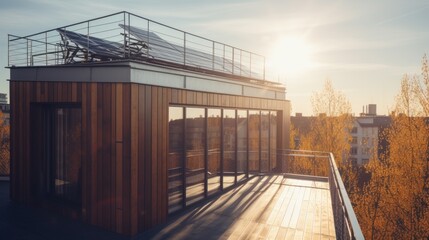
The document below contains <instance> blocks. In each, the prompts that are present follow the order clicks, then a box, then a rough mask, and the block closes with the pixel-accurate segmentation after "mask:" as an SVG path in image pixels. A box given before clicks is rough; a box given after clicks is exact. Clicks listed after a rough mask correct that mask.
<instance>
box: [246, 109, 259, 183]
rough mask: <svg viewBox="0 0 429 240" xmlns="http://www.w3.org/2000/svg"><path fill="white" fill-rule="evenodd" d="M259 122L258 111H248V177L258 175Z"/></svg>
mask: <svg viewBox="0 0 429 240" xmlns="http://www.w3.org/2000/svg"><path fill="white" fill-rule="evenodd" d="M259 120H260V112H259V111H249V120H248V121H249V136H248V137H249V163H248V164H249V175H254V174H256V173H259V144H260V142H259V125H260V121H259Z"/></svg>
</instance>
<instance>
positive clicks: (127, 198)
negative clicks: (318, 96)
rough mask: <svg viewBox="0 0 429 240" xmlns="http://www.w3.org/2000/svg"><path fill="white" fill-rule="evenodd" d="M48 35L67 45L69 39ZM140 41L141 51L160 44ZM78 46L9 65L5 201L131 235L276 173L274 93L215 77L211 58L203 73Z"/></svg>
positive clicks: (283, 111)
mask: <svg viewBox="0 0 429 240" xmlns="http://www.w3.org/2000/svg"><path fill="white" fill-rule="evenodd" d="M121 14H125V15H126V14H128V13H121ZM129 16H130V15H128V17H129ZM124 19H126V18H125V17H124ZM103 27H104V26H103ZM130 28H131V27H128V28H127V29H128V30H129V29H130ZM124 29H125V28H123V27H122V26H121V28H120V30H121V31H124ZM58 34H67V36H68V37H69V39H68V40H67V41H68V43H69V45H67V46H68V47H70V43H71V42H73V41H75V42H78V40H76V39H72V38H71V37H70V36H71V34H72V33H71V32H65V31H58ZM148 34H149V31H148ZM62 36H64V35H62ZM73 36H74V37H76V38H78V37H79V35H73ZM84 37H85V39H86V40H87V41H89V40H91V41H98V42H101V40H100V39H99V38H97V39H95V38H94V37H92V38H90V37H89V36H84ZM27 41H31V39H30V38H27ZM159 41H160V40H159ZM103 44H105V43H103ZM147 44H150V43H145V44H141V46H142V48H143V47H144V46H146V48H144V49H145V51H146V52H149V50H150V51H155V50H157V49H156V48H157V47H159V46H160V45H161V44H159V45H158V46H156V45H153V47H150V46H149V47H148V45H147ZM152 44H153V41H152ZM216 44H217V43H216ZM76 45H79V44H76ZM82 45H85V43H84V44H82ZM111 45H114V44H111ZM127 46H128V47H129V46H131V42H127V43H126V44H124V45H123V47H124V52H125V51H130V52H131V49H130V48H126V47H127ZM213 46H215V43H214V42H213ZM79 47H80V48H82V49H83V50H82V49H78V50H76V49H74V50H75V51H76V52H79V51H81V52H82V55H81V56H79V55H77V54H75V55H73V56H72V57H71V58H70V54H73V52H74V51H73V52H71V51H69V50H70V49H66V48H64V49H63V52H62V53H61V52H60V53H59V54H62V56H63V60H64V61H63V62H61V64H57V63H56V62H55V64H51V65H49V64H47V65H42V66H35V65H34V64H33V65H31V64H30V65H28V64H25V65H23V66H16V65H15V66H12V64H10V73H11V77H10V95H11V96H10V102H11V112H12V115H11V122H12V125H11V159H12V161H11V198H12V200H13V201H15V202H18V203H22V204H26V205H30V206H37V207H43V208H50V209H54V210H56V211H58V212H61V213H63V214H65V215H67V216H70V217H73V218H77V219H81V220H82V221H84V222H86V223H89V224H93V225H97V226H101V227H103V228H105V229H109V230H111V231H115V232H118V233H123V234H127V235H135V234H137V233H138V232H142V231H145V230H147V229H150V228H152V227H153V226H155V225H157V224H161V223H164V222H166V221H167V220H168V218H169V217H170V216H171V215H172V214H174V213H176V212H179V211H181V210H182V209H185V208H186V207H188V206H190V205H192V204H194V203H197V202H200V201H202V200H204V199H206V198H208V197H210V196H212V195H213V194H218V193H221V192H222V191H225V190H228V189H230V188H233V187H234V186H237V185H238V184H240V182H242V181H245V180H246V179H249V178H250V177H251V176H253V175H256V174H259V173H266V172H280V171H281V169H282V162H281V161H280V158H277V152H278V150H280V149H285V148H288V146H289V125H290V120H289V118H290V116H289V112H290V102H289V101H287V100H285V88H284V86H282V85H279V84H277V83H271V82H269V81H265V80H260V79H255V78H254V77H251V75H252V72H251V71H250V72H249V74H250V75H249V76H244V74H242V73H243V72H244V71H245V70H240V74H238V75H237V71H236V72H235V73H234V69H235V66H234V63H233V64H232V72H231V73H225V72H220V71H217V70H216V69H215V61H217V60H216V59H215V56H214V54H213V56H212V58H211V61H212V65H210V66H209V67H211V66H213V68H212V69H211V70H204V69H201V68H202V67H194V66H189V64H188V65H186V64H185V65H183V64H176V63H174V62H171V61H169V60H168V59H167V60H165V59H164V60H162V59H161V60H156V61H155V60H154V58H155V57H154V56H162V55H161V53H159V52H158V53H153V54H152V55H151V58H150V59H148V57H147V55H146V57H142V58H141V59H135V56H133V57H130V55H128V56H125V54H124V56H123V57H121V58H120V59H112V57H111V56H110V55H109V56H106V55H102V56H100V54H101V53H104V52H102V51H101V50H99V49H98V50H97V51H98V52H95V50H94V51H91V49H86V50H85V48H84V47H85V46H81V45H79ZM75 48H76V47H75ZM176 49H179V48H178V47H177V48H176ZM160 50H162V49H160ZM103 51H105V50H103ZM163 51H167V50H166V49H163ZM168 51H171V49H170V50H168ZM185 52H186V53H188V54H189V53H190V52H192V51H191V49H186V51H185ZM197 53H198V52H197ZM197 53H195V52H194V56H196V55H197ZM213 53H214V52H213ZM38 54H40V53H38ZM46 54H50V53H48V52H47V53H46ZM85 54H86V55H85ZM88 54H90V55H91V56H90V57H88ZM145 54H147V53H145ZM156 54H158V55H156ZM202 55H203V54H200V55H198V56H199V57H201V56H202ZM185 57H186V55H185ZM80 58H85V59H84V60H82V61H79V62H77V60H78V59H80ZM106 58H107V60H106ZM32 59H33V58H32ZM233 59H234V58H233ZM170 60H171V59H170ZM185 60H186V59H185ZM191 60H193V61H195V59H191ZM201 61H202V60H201ZM30 62H31V63H33V62H32V61H30ZM185 62H186V63H188V62H187V61H185ZM224 62H225V60H224ZM46 63H48V60H46ZM203 67H204V66H203ZM241 69H245V68H244V67H243V68H241Z"/></svg>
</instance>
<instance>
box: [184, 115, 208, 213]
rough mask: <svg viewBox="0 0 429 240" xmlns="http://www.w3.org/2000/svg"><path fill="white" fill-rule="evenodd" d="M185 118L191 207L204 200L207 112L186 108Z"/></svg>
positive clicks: (189, 202) (187, 200)
mask: <svg viewBox="0 0 429 240" xmlns="http://www.w3.org/2000/svg"><path fill="white" fill-rule="evenodd" d="M185 117H186V118H185V149H186V154H185V156H186V161H185V164H186V165H185V166H186V171H185V172H186V205H190V204H192V203H194V202H197V201H199V200H201V199H203V198H204V184H205V168H206V166H205V161H204V154H205V142H206V140H205V139H206V131H205V130H206V128H205V119H206V117H205V110H204V108H186V115H185Z"/></svg>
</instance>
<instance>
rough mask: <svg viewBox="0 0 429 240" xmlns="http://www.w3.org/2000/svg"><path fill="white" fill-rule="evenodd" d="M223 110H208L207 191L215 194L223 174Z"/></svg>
mask: <svg viewBox="0 0 429 240" xmlns="http://www.w3.org/2000/svg"><path fill="white" fill-rule="evenodd" d="M221 124H222V118H221V110H220V109H208V110H207V164H208V165H207V188H208V189H207V191H208V194H209V195H210V194H213V193H215V192H217V191H218V190H220V176H221V165H220V162H221V158H220V157H221V152H220V149H221V139H222V134H221V133H222V132H221Z"/></svg>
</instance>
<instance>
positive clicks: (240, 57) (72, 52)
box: [8, 11, 265, 80]
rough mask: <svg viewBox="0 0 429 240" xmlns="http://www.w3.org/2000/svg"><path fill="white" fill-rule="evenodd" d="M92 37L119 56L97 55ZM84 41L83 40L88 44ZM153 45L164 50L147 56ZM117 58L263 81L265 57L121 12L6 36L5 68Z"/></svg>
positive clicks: (154, 47) (153, 47) (152, 49)
mask: <svg viewBox="0 0 429 240" xmlns="http://www.w3.org/2000/svg"><path fill="white" fill-rule="evenodd" d="M133 28H134V29H140V30H142V32H146V33H147V39H141V38H140V39H138V37H136V36H133V34H132V31H131V30H132V29H133ZM61 31H62V32H61ZM65 33H73V34H75V35H76V36H80V37H82V36H84V37H86V40H84V41H81V42H80V43H79V44H77V43H73V42H72V41H70V39H65V37H64V34H65ZM149 35H150V36H149ZM154 39H157V41H154ZM93 40H95V42H97V40H102V41H99V42H102V43H107V44H108V45H110V46H113V47H115V49H114V51H113V52H114V53H115V54H116V55H118V53H120V55H119V56H117V58H112V57H111V56H110V57H109V58H102V57H100V56H97V55H96V54H95V53H94V51H92V50H94V49H95V48H97V47H100V46H99V45H94V43H93V42H94V41H93ZM160 41H162V44H161V42H160ZM82 42H86V44H83V43H82ZM82 45H85V46H82ZM118 49H119V51H118ZM154 49H158V50H159V49H161V50H163V51H164V53H160V54H158V55H157V56H156V57H153V56H150V51H154ZM107 51H109V49H107ZM178 52H180V54H181V55H180V56H174V57H172V56H168V54H170V55H171V54H173V55H174V54H177V53H178ZM133 53H134V54H133ZM121 59H122V60H123V59H133V60H140V61H155V62H157V63H162V62H165V63H173V64H175V65H180V66H185V67H189V68H191V69H196V70H198V69H199V70H206V71H213V72H218V73H224V74H230V75H235V76H241V77H247V78H252V79H257V80H265V57H264V56H262V55H259V54H255V53H252V52H250V51H246V50H243V49H240V48H236V47H233V46H230V45H227V44H224V43H220V42H217V41H213V40H210V39H207V38H204V37H200V36H197V35H195V34H192V33H188V32H185V31H182V30H179V29H176V28H173V27H169V26H167V25H165V24H162V23H159V22H156V21H152V20H150V19H147V18H144V17H140V16H137V15H135V14H132V13H129V12H125V11H123V12H118V13H115V14H111V15H107V16H103V17H99V18H94V19H91V20H87V21H83V22H79V23H76V24H71V25H67V26H63V27H59V28H56V29H51V30H48V31H44V32H40V33H36V34H31V35H28V36H25V37H20V36H15V35H12V34H9V35H8V66H9V67H15V66H16V67H18V66H48V65H60V64H68V63H76V62H79V63H83V62H94V61H113V60H121Z"/></svg>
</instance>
